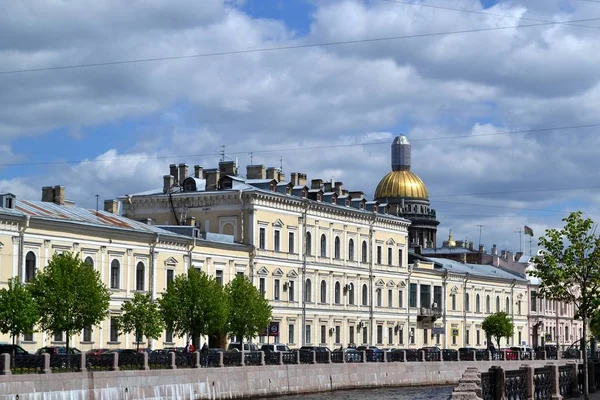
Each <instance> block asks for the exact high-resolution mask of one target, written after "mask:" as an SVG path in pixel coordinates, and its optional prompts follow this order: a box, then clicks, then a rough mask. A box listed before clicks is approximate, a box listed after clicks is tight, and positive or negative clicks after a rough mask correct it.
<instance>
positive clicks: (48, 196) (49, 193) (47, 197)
mask: <svg viewBox="0 0 600 400" xmlns="http://www.w3.org/2000/svg"><path fill="white" fill-rule="evenodd" d="M42 201H43V202H45V203H54V188H53V187H52V186H44V187H43V188H42Z"/></svg>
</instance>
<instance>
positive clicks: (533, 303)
mask: <svg viewBox="0 0 600 400" xmlns="http://www.w3.org/2000/svg"><path fill="white" fill-rule="evenodd" d="M531 311H537V292H536V291H535V290H534V291H532V292H531Z"/></svg>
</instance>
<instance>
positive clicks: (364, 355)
mask: <svg viewBox="0 0 600 400" xmlns="http://www.w3.org/2000/svg"><path fill="white" fill-rule="evenodd" d="M361 353H362V362H364V363H366V362H367V352H366V351H365V350H362V351H361Z"/></svg>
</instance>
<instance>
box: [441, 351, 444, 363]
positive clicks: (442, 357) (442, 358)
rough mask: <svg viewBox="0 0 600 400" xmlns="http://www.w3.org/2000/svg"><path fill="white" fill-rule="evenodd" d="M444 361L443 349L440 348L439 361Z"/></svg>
mask: <svg viewBox="0 0 600 400" xmlns="http://www.w3.org/2000/svg"><path fill="white" fill-rule="evenodd" d="M442 361H444V350H440V362H442Z"/></svg>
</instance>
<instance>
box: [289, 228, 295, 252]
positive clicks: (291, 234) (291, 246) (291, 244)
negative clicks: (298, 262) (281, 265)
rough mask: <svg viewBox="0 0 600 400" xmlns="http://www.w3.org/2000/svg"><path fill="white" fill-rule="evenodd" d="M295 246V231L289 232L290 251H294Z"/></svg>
mask: <svg viewBox="0 0 600 400" xmlns="http://www.w3.org/2000/svg"><path fill="white" fill-rule="evenodd" d="M294 246H295V238H294V232H289V233H288V253H293V252H294Z"/></svg>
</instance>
